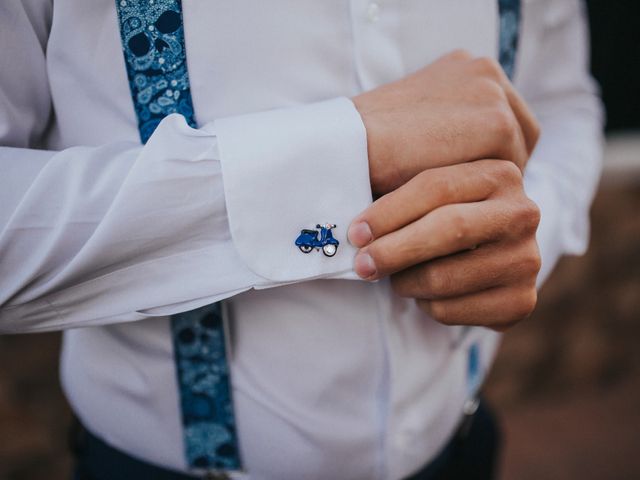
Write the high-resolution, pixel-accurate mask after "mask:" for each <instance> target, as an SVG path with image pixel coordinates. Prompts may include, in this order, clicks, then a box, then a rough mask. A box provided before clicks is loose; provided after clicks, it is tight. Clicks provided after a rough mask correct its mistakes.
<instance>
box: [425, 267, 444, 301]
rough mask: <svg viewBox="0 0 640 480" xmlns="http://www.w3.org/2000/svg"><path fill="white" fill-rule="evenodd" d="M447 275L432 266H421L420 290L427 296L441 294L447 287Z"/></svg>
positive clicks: (432, 296) (431, 296)
mask: <svg viewBox="0 0 640 480" xmlns="http://www.w3.org/2000/svg"><path fill="white" fill-rule="evenodd" d="M448 285H449V283H448V277H447V275H446V274H445V273H444V272H442V271H441V270H439V269H437V268H434V267H432V266H430V267H425V268H423V270H422V272H421V275H420V290H421V291H422V293H423V294H424V295H425V297H427V298H434V297H437V296H439V295H443V294H444V293H445V292H446V290H447V289H448Z"/></svg>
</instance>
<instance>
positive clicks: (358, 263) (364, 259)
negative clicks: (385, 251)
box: [354, 252, 378, 279]
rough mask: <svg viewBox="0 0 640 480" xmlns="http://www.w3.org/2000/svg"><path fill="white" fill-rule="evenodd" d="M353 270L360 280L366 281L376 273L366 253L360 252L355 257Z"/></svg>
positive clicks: (374, 266) (373, 263) (371, 259)
mask: <svg viewBox="0 0 640 480" xmlns="http://www.w3.org/2000/svg"><path fill="white" fill-rule="evenodd" d="M354 269H355V271H356V273H357V274H358V276H359V277H360V278H364V279H367V278H369V277H372V276H373V275H375V274H376V273H378V269H377V268H376V264H375V262H374V261H373V258H371V255H369V254H368V253H366V252H360V253H358V254H357V255H356V259H355V262H354Z"/></svg>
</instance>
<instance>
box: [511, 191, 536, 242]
mask: <svg viewBox="0 0 640 480" xmlns="http://www.w3.org/2000/svg"><path fill="white" fill-rule="evenodd" d="M515 221H516V223H517V225H519V226H520V227H521V228H522V231H523V233H524V234H525V235H531V234H534V233H535V232H536V230H537V229H538V225H539V224H540V208H538V205H537V204H536V203H535V202H534V201H533V200H531V199H529V198H527V197H525V198H524V199H523V201H521V202H519V205H518V208H517V211H516V219H515Z"/></svg>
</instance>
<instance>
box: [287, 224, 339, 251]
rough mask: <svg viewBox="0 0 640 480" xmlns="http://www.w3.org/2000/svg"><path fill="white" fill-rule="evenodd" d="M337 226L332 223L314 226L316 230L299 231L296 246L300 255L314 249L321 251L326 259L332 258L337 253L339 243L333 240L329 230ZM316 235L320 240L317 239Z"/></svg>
mask: <svg viewBox="0 0 640 480" xmlns="http://www.w3.org/2000/svg"><path fill="white" fill-rule="evenodd" d="M336 226H337V225H334V224H332V223H325V224H324V225H320V224H318V225H316V229H320V231H318V230H307V229H304V230H301V231H300V235H299V236H298V238H296V242H295V243H296V246H297V247H298V248H299V249H300V251H301V252H302V253H310V252H311V250H313V249H314V248H315V249H316V250H320V249H322V253H324V254H325V255H326V256H327V257H333V256H334V255H335V254H336V252H337V251H338V245H340V242H339V241H338V240H336V239H335V238H333V233H331V229H333V228H336ZM318 234H320V238H319V239H318Z"/></svg>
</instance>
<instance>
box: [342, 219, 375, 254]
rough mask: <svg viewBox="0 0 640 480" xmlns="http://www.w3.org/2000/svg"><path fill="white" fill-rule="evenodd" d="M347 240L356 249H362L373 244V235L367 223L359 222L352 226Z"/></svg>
mask: <svg viewBox="0 0 640 480" xmlns="http://www.w3.org/2000/svg"><path fill="white" fill-rule="evenodd" d="M347 238H348V239H349V242H350V243H351V245H353V246H354V247H358V248H362V247H364V246H365V245H368V244H369V243H371V240H373V233H371V227H369V224H368V223H367V222H357V223H353V224H351V226H350V227H349V231H348V232H347Z"/></svg>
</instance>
